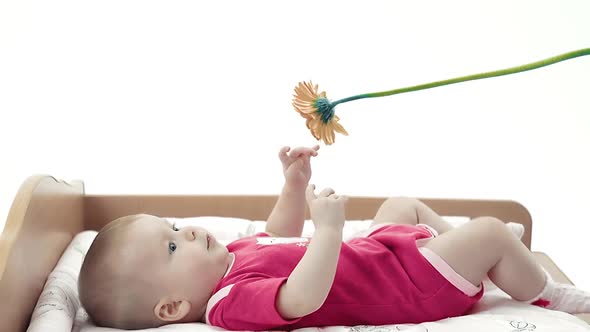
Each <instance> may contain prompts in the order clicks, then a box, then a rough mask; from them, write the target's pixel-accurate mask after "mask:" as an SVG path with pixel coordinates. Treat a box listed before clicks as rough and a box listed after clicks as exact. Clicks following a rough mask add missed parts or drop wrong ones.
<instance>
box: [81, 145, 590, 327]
mask: <svg viewBox="0 0 590 332" xmlns="http://www.w3.org/2000/svg"><path fill="white" fill-rule="evenodd" d="M318 149H319V146H314V147H312V148H305V147H300V148H296V149H294V150H293V151H291V152H290V153H288V152H289V150H290V149H289V147H284V148H282V149H281V151H280V152H279V158H280V160H281V162H282V165H283V173H284V175H285V184H284V187H283V190H282V192H281V194H280V195H279V199H278V201H277V203H276V205H275V206H274V208H273V210H272V212H271V214H270V216H269V217H268V220H267V225H266V229H265V232H264V233H260V234H256V235H254V236H252V237H246V238H242V239H239V240H237V241H234V242H232V243H230V244H229V245H228V246H227V247H226V246H224V245H222V244H221V243H219V242H218V241H217V240H216V239H215V237H214V236H212V234H211V233H209V232H208V231H207V230H206V229H203V228H199V227H184V228H182V229H178V228H176V227H175V226H174V225H171V224H170V223H169V222H168V221H167V220H165V219H162V218H159V217H155V216H150V215H133V216H126V217H122V218H119V219H117V220H114V221H112V222H111V223H109V224H108V225H106V226H105V227H104V228H103V229H101V230H100V232H99V233H98V235H97V237H96V239H95V240H94V242H93V243H92V245H91V247H90V249H89V251H88V253H87V255H86V257H85V259H84V263H83V265H82V269H81V271H80V277H79V293H80V300H81V302H82V305H83V306H84V308H85V309H86V311H87V312H88V314H89V315H90V317H91V318H92V319H93V321H94V322H95V323H96V324H97V325H100V326H105V327H114V328H121V329H140V328H149V327H157V326H161V325H165V324H171V323H183V322H206V323H208V324H211V325H215V326H219V327H222V328H225V329H230V330H270V329H282V330H291V329H296V328H302V327H310V326H328V325H360V324H370V325H383V324H396V323H419V322H424V321H433V320H438V319H443V318H447V317H453V316H458V315H463V314H465V313H467V312H468V311H469V309H470V308H471V307H472V306H473V305H474V304H475V303H476V302H477V301H478V300H479V299H480V298H481V297H482V295H483V292H484V289H483V286H482V280H484V279H485V278H488V277H489V279H490V280H491V281H492V282H494V283H495V284H496V285H497V286H498V287H500V288H501V289H502V290H503V291H505V292H506V293H507V294H509V295H510V296H512V297H513V298H514V299H515V300H518V301H524V302H526V303H533V304H536V305H540V306H543V307H547V308H550V309H556V310H562V311H566V312H569V313H580V312H590V293H587V292H584V291H581V290H578V289H576V288H574V287H573V286H569V285H564V284H559V283H556V282H554V281H553V280H551V279H550V278H549V277H548V276H547V275H546V273H545V272H544V271H543V269H542V268H541V266H539V265H538V264H537V263H536V261H535V259H534V257H533V255H532V254H531V253H530V251H529V250H528V249H527V248H526V247H525V246H524V245H523V244H522V242H520V241H519V240H518V238H517V237H515V236H514V235H513V234H512V233H511V232H510V230H509V228H507V227H506V226H505V224H504V223H503V222H502V221H500V220H497V219H495V218H491V217H482V218H476V219H473V220H471V221H470V222H468V223H467V224H465V225H463V226H461V227H459V228H456V229H453V227H451V226H450V225H449V224H448V223H447V222H446V221H445V220H444V219H443V218H441V217H440V216H438V215H437V214H436V213H435V212H434V211H433V210H431V209H430V208H429V207H427V206H426V205H424V204H423V203H422V202H420V201H418V200H415V199H411V198H390V199H388V200H386V201H385V202H384V203H383V204H382V205H381V207H380V208H379V210H378V211H377V214H376V215H375V218H374V220H373V224H372V226H371V227H370V228H369V229H368V230H367V231H366V232H364V233H363V234H360V235H359V236H357V237H355V238H353V239H351V240H348V241H346V242H342V228H343V226H344V221H345V218H344V210H345V206H346V202H347V197H345V196H339V195H337V194H336V193H335V192H334V190H332V189H330V188H326V189H324V190H322V191H321V192H320V193H319V194H316V193H315V187H314V186H313V185H308V182H309V179H310V177H311V167H310V158H311V157H314V156H317V153H318V152H317V151H318ZM306 203H307V205H308V206H309V209H310V214H311V219H312V221H313V223H314V225H315V231H314V234H313V237H312V238H311V239H309V238H301V232H302V228H303V221H304V213H305V205H306Z"/></svg>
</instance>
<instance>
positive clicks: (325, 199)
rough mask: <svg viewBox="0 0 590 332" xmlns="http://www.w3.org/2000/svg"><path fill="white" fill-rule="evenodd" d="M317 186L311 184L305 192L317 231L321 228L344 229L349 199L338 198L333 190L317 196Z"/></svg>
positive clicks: (324, 191)
mask: <svg viewBox="0 0 590 332" xmlns="http://www.w3.org/2000/svg"><path fill="white" fill-rule="evenodd" d="M314 190H315V185H313V184H310V185H309V186H307V190H306V191H305V197H306V199H307V204H308V205H309V212H310V214H311V220H312V221H313V224H314V226H315V228H316V229H318V228H320V227H335V228H336V229H338V230H341V229H342V228H343V227H344V221H345V213H344V212H345V208H346V203H347V202H348V197H346V196H338V195H336V193H335V192H334V189H332V188H325V189H324V190H322V191H321V192H320V194H319V195H317V196H316V194H315V193H314Z"/></svg>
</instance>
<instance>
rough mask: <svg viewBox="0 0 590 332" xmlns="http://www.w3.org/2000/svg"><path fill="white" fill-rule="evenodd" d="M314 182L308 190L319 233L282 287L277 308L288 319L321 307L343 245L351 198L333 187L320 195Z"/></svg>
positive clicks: (309, 201) (330, 284)
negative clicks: (346, 210) (347, 208)
mask: <svg viewBox="0 0 590 332" xmlns="http://www.w3.org/2000/svg"><path fill="white" fill-rule="evenodd" d="M313 188H314V187H313V186H312V185H310V186H309V187H308V189H307V191H306V197H307V201H308V204H309V208H310V212H311V217H312V220H313V222H314V225H315V232H314V234H313V237H312V239H311V243H310V244H309V247H308V248H307V251H306V253H305V255H304V256H303V258H302V259H301V261H299V264H297V266H296V267H295V269H294V270H293V271H292V272H291V274H290V275H289V279H287V282H286V283H284V284H283V285H282V286H281V288H280V289H279V294H278V296H277V302H276V306H277V310H278V312H279V313H280V314H281V316H282V317H283V318H285V319H292V318H297V317H303V316H305V315H308V314H310V313H312V312H314V311H316V310H318V309H319V308H320V307H321V306H322V304H323V303H324V301H325V300H326V298H327V297H328V293H329V292H330V289H331V288H332V283H333V282H334V276H335V275H336V266H337V265H338V257H339V255H340V246H341V244H342V228H343V227H344V220H345V218H344V207H345V205H346V201H347V198H346V197H344V196H342V197H338V196H337V195H335V194H334V191H333V190H331V189H327V190H323V191H322V192H321V193H320V195H319V197H316V196H315V194H314V192H313Z"/></svg>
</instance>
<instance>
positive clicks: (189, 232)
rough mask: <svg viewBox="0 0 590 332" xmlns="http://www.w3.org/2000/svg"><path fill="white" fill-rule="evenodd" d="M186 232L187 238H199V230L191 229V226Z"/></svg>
mask: <svg viewBox="0 0 590 332" xmlns="http://www.w3.org/2000/svg"><path fill="white" fill-rule="evenodd" d="M185 234H186V238H187V240H189V241H193V240H194V239H196V238H197V232H195V231H194V230H193V229H190V228H189V229H187V231H186V233H185Z"/></svg>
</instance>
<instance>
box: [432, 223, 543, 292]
mask: <svg viewBox="0 0 590 332" xmlns="http://www.w3.org/2000/svg"><path fill="white" fill-rule="evenodd" d="M425 247H426V248H428V249H430V250H432V251H434V252H435V253H436V254H437V255H439V256H440V257H441V258H442V259H443V260H444V261H446V262H447V263H448V264H449V265H450V266H451V268H453V269H454V270H455V271H456V272H457V273H458V274H459V275H461V276H462V277H463V278H465V279H466V280H467V281H469V282H471V283H472V284H473V285H476V286H477V285H479V284H480V283H481V282H482V280H484V279H485V278H486V276H489V278H490V280H491V281H492V282H493V283H494V284H496V285H497V286H498V287H499V288H500V289H502V290H503V291H504V292H506V293H507V294H508V295H510V296H512V297H513V298H514V299H516V300H520V301H527V300H530V299H533V298H534V297H535V296H536V295H538V294H539V293H540V292H541V291H542V290H543V288H544V286H545V283H546V279H545V273H544V272H543V270H542V268H541V266H540V265H539V264H538V263H537V262H536V261H535V259H534V256H533V254H532V253H531V252H530V251H529V250H528V249H527V247H526V246H525V245H524V244H523V243H522V242H521V241H519V240H518V239H517V238H516V237H515V236H514V235H512V233H511V232H510V230H509V229H508V228H507V227H506V226H505V225H504V223H503V222H502V221H501V220H498V219H496V218H492V217H482V218H476V219H473V220H471V221H470V222H468V223H467V224H465V225H463V226H461V227H459V228H456V229H454V230H452V231H450V232H447V233H445V234H442V235H441V236H439V237H436V238H433V239H432V240H430V241H429V242H428V243H427V244H426V245H425Z"/></svg>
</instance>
